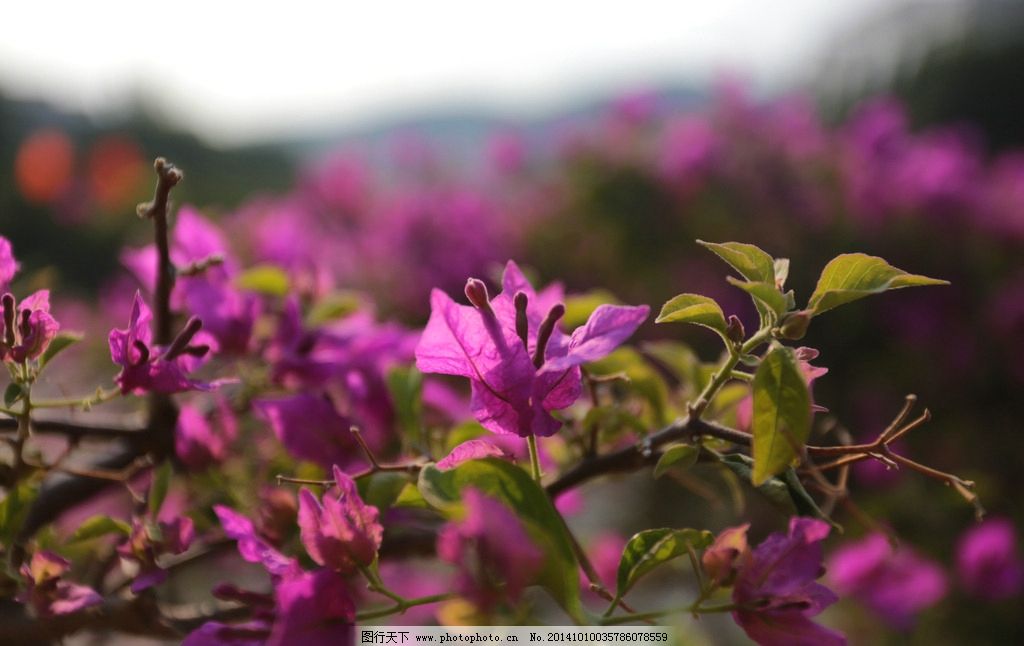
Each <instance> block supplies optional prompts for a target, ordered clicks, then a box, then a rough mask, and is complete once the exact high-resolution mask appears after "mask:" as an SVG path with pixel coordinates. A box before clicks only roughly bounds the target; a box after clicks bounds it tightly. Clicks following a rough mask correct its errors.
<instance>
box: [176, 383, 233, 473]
mask: <svg viewBox="0 0 1024 646" xmlns="http://www.w3.org/2000/svg"><path fill="white" fill-rule="evenodd" d="M237 436H238V420H237V419H236V418H235V413H234V411H232V410H231V405H230V404H229V403H228V401H227V400H226V399H224V398H223V397H218V398H217V401H216V407H215V408H214V410H213V411H212V413H210V414H207V413H204V412H202V411H201V410H200V409H199V408H197V407H196V406H193V405H190V404H183V405H182V406H181V409H180V410H179V411H178V423H177V428H176V429H175V433H174V451H175V453H176V454H177V455H178V459H179V460H181V461H182V463H183V464H185V465H186V466H188V467H189V468H191V469H195V470H202V469H206V468H208V467H210V466H211V465H214V464H219V463H220V462H223V461H224V458H226V457H227V450H228V446H229V445H230V444H231V442H233V441H234V439H235V438H236V437H237Z"/></svg>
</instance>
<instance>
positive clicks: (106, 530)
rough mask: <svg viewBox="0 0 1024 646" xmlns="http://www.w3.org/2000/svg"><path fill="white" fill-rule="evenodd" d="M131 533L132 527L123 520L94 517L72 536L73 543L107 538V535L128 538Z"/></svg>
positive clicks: (80, 526)
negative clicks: (101, 537) (119, 535)
mask: <svg viewBox="0 0 1024 646" xmlns="http://www.w3.org/2000/svg"><path fill="white" fill-rule="evenodd" d="M131 533H132V527H131V525H129V524H128V523H126V522H124V521H123V520H118V519H117V518H111V517H110V516H93V517H91V518H88V519H87V520H85V521H84V522H83V523H82V524H81V525H79V526H78V529H76V530H75V533H74V534H72V536H71V542H77V541H87V540H89V539H91V538H98V537H100V536H106V535H107V534H121V535H122V536H128V535H129V534H131Z"/></svg>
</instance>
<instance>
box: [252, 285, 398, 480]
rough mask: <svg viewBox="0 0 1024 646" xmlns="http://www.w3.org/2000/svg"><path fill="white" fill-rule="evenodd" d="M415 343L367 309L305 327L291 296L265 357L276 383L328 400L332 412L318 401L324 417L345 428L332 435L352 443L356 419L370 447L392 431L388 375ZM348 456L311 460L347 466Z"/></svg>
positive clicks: (380, 443)
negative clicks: (350, 433) (340, 421)
mask: <svg viewBox="0 0 1024 646" xmlns="http://www.w3.org/2000/svg"><path fill="white" fill-rule="evenodd" d="M415 343H416V336H415V335H414V334H413V333H411V332H410V331H408V330H406V329H404V328H402V327H400V326H397V325H393V324H380V323H377V322H376V321H375V320H374V317H373V316H372V314H371V313H369V312H363V311H360V312H355V313H352V314H350V315H349V316H346V317H344V318H343V319H341V320H339V321H333V322H331V323H329V324H325V325H322V326H319V327H312V328H311V327H307V326H306V325H305V324H304V322H303V320H302V314H301V312H300V308H299V304H298V302H297V300H296V299H294V298H290V299H288V301H286V302H285V306H284V310H283V312H282V314H281V316H280V317H279V320H278V325H277V330H276V332H275V335H274V338H273V340H272V342H271V343H270V344H269V346H268V348H267V350H266V352H265V353H264V356H265V358H266V360H267V361H268V363H270V366H271V378H272V379H273V380H274V382H275V383H277V384H279V385H281V386H284V387H285V388H288V389H296V390H301V391H302V393H303V395H306V396H310V397H313V396H322V398H326V399H330V406H329V408H333V412H331V411H329V410H328V407H325V406H324V405H322V404H316V406H317V412H318V413H319V414H322V415H324V416H325V420H326V417H327V416H329V415H333V416H334V417H337V418H338V419H340V420H344V428H345V432H343V433H342V434H341V435H340V436H338V437H336V438H334V439H335V440H337V441H338V442H340V443H341V444H343V445H345V446H347V447H351V446H352V444H351V438H350V437H349V434H348V432H347V429H348V427H349V426H350V425H352V424H356V425H358V426H359V427H360V429H361V430H362V431H363V437H364V438H365V439H366V440H367V442H368V443H369V444H370V446H371V447H372V448H374V449H382V448H384V447H385V445H386V444H387V443H388V442H390V441H391V440H392V439H393V434H394V406H393V403H392V401H391V395H390V392H389V390H388V385H387V375H388V372H389V371H390V370H391V368H392V367H394V366H395V365H398V364H400V363H405V362H407V361H408V360H410V359H411V358H412V351H413V347H414V345H415ZM317 394H319V395H317ZM336 421H337V420H336ZM307 426H308V425H304V426H303V429H300V430H299V431H298V432H297V433H289V435H291V436H292V437H293V438H296V439H299V440H301V439H302V438H303V436H304V435H307V434H308V433H309V431H308V430H306V427H307ZM335 453H336V452H332V453H331V455H335ZM296 455H299V454H296ZM301 457H306V459H314V458H309V457H307V456H305V455H303V456H301ZM351 459H352V456H351V455H348V454H346V455H344V456H340V457H339V456H335V457H333V458H332V457H330V456H329V455H326V454H323V453H321V454H320V457H319V458H317V459H314V461H316V462H318V463H320V464H323V465H324V466H325V467H326V468H330V465H331V464H335V463H337V464H341V465H343V466H347V465H348V463H349V462H350V461H351Z"/></svg>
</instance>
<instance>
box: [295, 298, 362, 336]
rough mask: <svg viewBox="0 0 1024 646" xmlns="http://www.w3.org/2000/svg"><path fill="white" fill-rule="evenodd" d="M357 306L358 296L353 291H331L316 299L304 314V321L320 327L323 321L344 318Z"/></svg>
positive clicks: (328, 321)
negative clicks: (306, 313) (305, 314)
mask: <svg viewBox="0 0 1024 646" xmlns="http://www.w3.org/2000/svg"><path fill="white" fill-rule="evenodd" d="M359 307H360V302H359V296H358V295H357V294H356V293H355V292H331V293H330V294H327V295H326V296H324V297H323V298H319V299H317V302H316V304H314V305H313V307H312V309H310V310H309V314H308V315H307V316H306V323H308V324H309V326H310V327H320V326H321V325H323V324H325V323H330V322H331V321H337V320H338V319H342V318H345V317H346V316H348V315H349V314H352V313H353V312H355V311H357V310H358V309H359Z"/></svg>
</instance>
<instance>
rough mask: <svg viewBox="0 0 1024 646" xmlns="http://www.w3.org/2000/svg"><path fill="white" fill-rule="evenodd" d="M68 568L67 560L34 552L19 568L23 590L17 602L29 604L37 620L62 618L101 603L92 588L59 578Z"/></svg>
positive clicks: (69, 564)
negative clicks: (28, 560) (54, 616)
mask: <svg viewBox="0 0 1024 646" xmlns="http://www.w3.org/2000/svg"><path fill="white" fill-rule="evenodd" d="M70 569H71V562H70V561H68V560H67V559H65V558H63V557H61V556H58V555H57V554H54V553H53V552H50V551H47V550H42V551H39V552H36V553H35V554H33V555H32V560H31V561H30V562H28V563H26V564H24V565H22V566H21V570H20V571H21V576H22V578H23V579H24V581H25V590H24V591H23V592H22V593H21V594H20V595H19V596H18V601H20V602H22V603H28V604H30V605H31V606H32V609H33V610H35V612H36V614H37V615H39V616H40V617H51V616H53V615H65V614H68V613H71V612H77V611H79V610H82V609H83V608H88V607H90V606H95V605H98V604H100V603H103V598H102V597H101V596H100V595H99V594H97V593H96V591H95V590H93V589H92V588H90V587H88V586H84V585H78V584H75V583H70V582H68V581H65V580H64V579H63V578H62V577H63V576H64V575H65V574H66V573H67V571H68V570H70Z"/></svg>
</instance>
